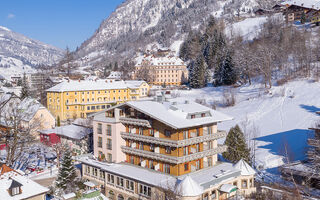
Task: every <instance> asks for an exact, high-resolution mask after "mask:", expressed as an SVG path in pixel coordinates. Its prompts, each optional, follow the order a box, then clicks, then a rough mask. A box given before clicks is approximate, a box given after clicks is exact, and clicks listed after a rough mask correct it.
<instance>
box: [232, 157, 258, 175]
mask: <svg viewBox="0 0 320 200" xmlns="http://www.w3.org/2000/svg"><path fill="white" fill-rule="evenodd" d="M234 167H235V168H237V169H239V170H240V171H241V175H243V176H250V175H255V174H256V171H255V170H254V169H253V168H252V167H251V166H250V165H249V164H248V163H246V161H244V160H243V159H241V160H239V162H237V163H236V164H235V165H234Z"/></svg>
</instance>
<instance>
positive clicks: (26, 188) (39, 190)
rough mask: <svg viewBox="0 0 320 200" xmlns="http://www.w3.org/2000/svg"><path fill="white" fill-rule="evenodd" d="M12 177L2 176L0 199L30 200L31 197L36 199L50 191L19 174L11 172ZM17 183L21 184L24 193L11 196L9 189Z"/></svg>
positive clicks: (0, 180)
mask: <svg viewBox="0 0 320 200" xmlns="http://www.w3.org/2000/svg"><path fill="white" fill-rule="evenodd" d="M9 173H10V174H11V175H10V176H1V179H0V199H6V200H20V199H28V198H30V197H34V196H37V195H41V194H43V193H46V192H48V191H49V189H48V188H45V187H43V186H41V185H39V184H38V183H36V182H34V181H32V180H30V179H28V178H27V177H24V176H21V175H19V174H17V173H15V174H13V173H11V172H9ZM4 175H6V174H4ZM13 180H14V181H16V182H18V183H20V184H22V186H21V190H22V193H21V194H18V195H15V196H11V195H10V194H9V192H8V189H9V187H10V186H11V184H12V182H13Z"/></svg>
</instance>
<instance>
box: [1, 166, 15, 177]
mask: <svg viewBox="0 0 320 200" xmlns="http://www.w3.org/2000/svg"><path fill="white" fill-rule="evenodd" d="M12 171H14V170H13V169H11V168H10V167H8V166H7V165H6V164H4V163H1V164H0V176H1V175H3V174H5V173H8V172H12Z"/></svg>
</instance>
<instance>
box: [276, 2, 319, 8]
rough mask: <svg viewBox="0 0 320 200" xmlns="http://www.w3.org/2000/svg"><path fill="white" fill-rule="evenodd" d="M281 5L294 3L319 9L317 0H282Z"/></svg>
mask: <svg viewBox="0 0 320 200" xmlns="http://www.w3.org/2000/svg"><path fill="white" fill-rule="evenodd" d="M282 5H295V6H301V7H304V8H312V9H317V10H319V9H320V2H319V0H288V1H285V2H283V3H282Z"/></svg>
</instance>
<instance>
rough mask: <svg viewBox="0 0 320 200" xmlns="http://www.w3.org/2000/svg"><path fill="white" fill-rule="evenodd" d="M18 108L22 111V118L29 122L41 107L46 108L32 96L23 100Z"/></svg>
mask: <svg viewBox="0 0 320 200" xmlns="http://www.w3.org/2000/svg"><path fill="white" fill-rule="evenodd" d="M18 109H19V110H20V111H22V119H23V120H24V121H27V122H29V121H30V120H31V119H32V118H33V116H34V115H35V114H36V113H37V112H38V110H40V109H46V108H45V107H44V106H43V105H42V104H41V103H39V102H38V101H37V100H35V99H32V98H25V99H24V100H22V101H21V103H20V105H19V107H18Z"/></svg>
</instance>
